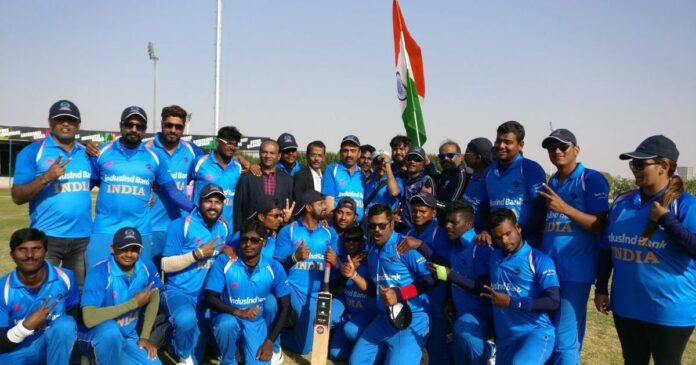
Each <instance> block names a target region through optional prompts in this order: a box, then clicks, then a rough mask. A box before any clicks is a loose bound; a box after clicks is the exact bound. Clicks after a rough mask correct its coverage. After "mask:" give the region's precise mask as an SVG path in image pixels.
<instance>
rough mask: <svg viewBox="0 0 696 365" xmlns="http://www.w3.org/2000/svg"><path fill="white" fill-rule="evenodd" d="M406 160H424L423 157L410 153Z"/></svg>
mask: <svg viewBox="0 0 696 365" xmlns="http://www.w3.org/2000/svg"><path fill="white" fill-rule="evenodd" d="M405 160H406V161H413V162H423V159H422V158H420V156H413V155H408V156H406V158H405Z"/></svg>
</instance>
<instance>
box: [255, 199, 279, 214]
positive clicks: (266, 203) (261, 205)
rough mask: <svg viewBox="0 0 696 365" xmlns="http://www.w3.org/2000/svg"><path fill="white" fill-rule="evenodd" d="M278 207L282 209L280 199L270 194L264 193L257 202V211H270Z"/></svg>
mask: <svg viewBox="0 0 696 365" xmlns="http://www.w3.org/2000/svg"><path fill="white" fill-rule="evenodd" d="M276 208H278V209H280V204H278V199H276V198H275V197H272V196H270V195H263V196H262V197H261V198H259V200H258V202H257V203H256V212H257V213H268V212H270V211H271V210H273V209H276Z"/></svg>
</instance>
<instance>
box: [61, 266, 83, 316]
mask: <svg viewBox="0 0 696 365" xmlns="http://www.w3.org/2000/svg"><path fill="white" fill-rule="evenodd" d="M63 272H65V274H67V275H68V279H69V281H70V289H68V295H67V296H66V297H65V309H66V310H69V309H72V308H74V307H76V306H78V305H80V290H79V289H78V287H77V281H76V280H75V274H73V272H72V271H70V270H63Z"/></svg>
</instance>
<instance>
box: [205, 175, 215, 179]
mask: <svg viewBox="0 0 696 365" xmlns="http://www.w3.org/2000/svg"><path fill="white" fill-rule="evenodd" d="M205 179H206V180H212V179H213V175H210V174H208V175H205Z"/></svg>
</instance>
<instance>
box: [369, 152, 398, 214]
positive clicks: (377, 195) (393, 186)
mask: <svg viewBox="0 0 696 365" xmlns="http://www.w3.org/2000/svg"><path fill="white" fill-rule="evenodd" d="M372 159H373V161H372V175H370V177H369V178H368V179H367V180H366V181H365V201H364V202H363V203H364V205H365V209H366V210H369V209H370V207H371V206H373V205H375V204H384V205H386V206H388V207H389V208H391V209H392V210H394V209H396V207H397V205H398V204H399V201H400V200H401V195H402V194H403V193H404V190H405V189H404V181H403V180H402V179H401V178H400V177H396V176H395V173H394V171H392V164H391V160H390V157H389V155H388V154H387V153H386V152H380V153H375V154H374V155H373V156H372Z"/></svg>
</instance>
